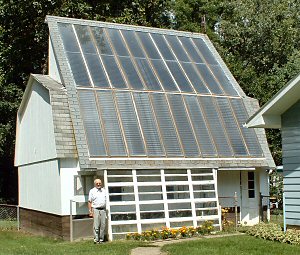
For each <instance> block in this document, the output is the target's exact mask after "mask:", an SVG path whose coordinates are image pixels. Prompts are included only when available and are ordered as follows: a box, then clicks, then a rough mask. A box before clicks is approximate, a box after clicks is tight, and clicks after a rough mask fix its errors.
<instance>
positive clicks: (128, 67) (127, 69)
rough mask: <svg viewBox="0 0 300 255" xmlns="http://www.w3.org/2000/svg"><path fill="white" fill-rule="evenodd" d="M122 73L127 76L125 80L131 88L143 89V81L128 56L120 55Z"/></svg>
mask: <svg viewBox="0 0 300 255" xmlns="http://www.w3.org/2000/svg"><path fill="white" fill-rule="evenodd" d="M119 60H120V63H121V65H122V68H123V70H124V74H125V75H126V77H127V81H128V83H129V84H130V86H131V87H132V88H133V89H139V90H143V89H144V87H143V83H142V81H141V79H140V77H139V75H138V73H137V72H136V70H135V67H134V65H133V63H132V61H131V59H130V58H127V57H120V58H119Z"/></svg>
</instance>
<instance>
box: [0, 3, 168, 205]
mask: <svg viewBox="0 0 300 255" xmlns="http://www.w3.org/2000/svg"><path fill="white" fill-rule="evenodd" d="M169 2H170V0H147V1H142V0H131V1H129V0H103V1H97V0H76V1H75V0H39V1H33V0H13V1H12V0H0V116H1V117H0V198H3V199H4V200H6V201H10V200H11V198H13V201H11V202H17V201H16V199H17V186H18V185H17V178H16V176H17V173H16V169H15V168H14V166H13V159H14V141H15V125H16V123H15V121H16V114H17V109H18V107H19V104H20V102H21V98H22V94H23V91H24V89H25V86H26V83H27V79H28V77H29V74H30V73H44V74H45V73H47V57H48V56H47V55H48V28H47V24H45V17H46V15H56V16H64V17H72V18H83V19H90V20H101V21H110V22H122V23H128V24H138V25H146V26H154V27H162V26H165V27H167V26H169V25H170V20H169V13H170V11H169V9H168V8H169Z"/></svg>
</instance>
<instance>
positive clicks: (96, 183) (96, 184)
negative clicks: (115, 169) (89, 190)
mask: <svg viewBox="0 0 300 255" xmlns="http://www.w3.org/2000/svg"><path fill="white" fill-rule="evenodd" d="M94 185H95V187H96V188H97V189H100V188H101V187H102V181H101V180H100V179H95V180H94Z"/></svg>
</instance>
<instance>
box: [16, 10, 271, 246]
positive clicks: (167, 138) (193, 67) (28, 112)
mask: <svg viewBox="0 0 300 255" xmlns="http://www.w3.org/2000/svg"><path fill="white" fill-rule="evenodd" d="M47 23H48V26H49V30H50V40H49V75H36V74H35V75H31V77H30V79H29V82H28V85H27V88H26V91H25V94H24V97H23V100H22V103H21V106H20V109H19V112H18V120H17V143H16V158H15V165H16V166H18V168H19V205H20V218H21V227H22V228H24V229H27V230H29V231H32V232H35V233H41V234H47V235H54V236H60V237H63V238H65V239H68V238H69V237H70V231H75V232H76V233H75V234H74V235H75V236H76V237H80V236H84V235H86V233H85V234H84V230H83V228H84V227H86V226H88V229H89V231H90V232H89V234H91V227H90V225H89V224H90V222H91V220H90V219H86V216H87V214H88V210H87V204H86V202H87V194H88V191H89V189H90V188H91V187H92V186H93V178H94V177H95V176H100V178H102V180H103V182H104V185H105V187H106V189H107V190H108V193H109V200H108V204H107V211H108V238H109V239H110V240H111V239H117V238H123V237H124V235H125V234H126V233H128V232H141V231H144V230H148V229H153V228H160V227H161V226H168V227H180V226H183V225H186V226H197V225H200V224H202V223H203V222H204V221H206V220H211V221H213V222H214V225H215V226H216V227H217V228H218V227H219V226H220V218H221V213H220V207H219V204H221V205H222V206H223V207H233V206H234V203H233V196H234V193H235V192H236V193H237V196H238V207H239V210H240V212H241V213H240V221H241V222H242V223H243V224H255V223H257V222H258V221H259V204H260V202H259V194H260V193H262V194H264V195H267V194H268V191H269V190H268V173H267V171H266V170H268V169H270V168H273V167H274V162H273V159H272V157H271V154H270V152H269V149H268V145H267V142H266V138H265V133H264V130H262V129H259V130H254V129H247V128H244V127H243V123H245V121H246V120H247V119H248V118H249V115H251V114H253V113H254V112H255V111H256V110H257V109H258V103H257V101H256V100H254V99H251V98H249V97H247V96H246V95H245V94H244V92H243V91H242V89H241V88H240V87H239V85H238V84H237V82H236V81H235V79H234V78H233V76H232V75H231V73H230V72H229V70H228V68H227V67H226V65H225V64H224V62H223V61H222V59H221V58H220V56H219V55H218V53H217V52H216V50H215V48H214V47H213V45H212V43H211V42H210V41H209V39H208V37H207V36H206V35H203V34H197V33H188V32H179V31H173V30H165V29H156V28H147V27H138V26H129V25H120V24H111V23H103V22H96V21H87V20H77V19H69V18H61V17H53V16H48V17H47ZM70 200H73V201H74V202H71V204H70ZM70 214H72V215H75V216H76V217H75V218H76V221H74V224H72V225H71V226H70ZM82 223H83V224H82ZM87 223H89V224H87Z"/></svg>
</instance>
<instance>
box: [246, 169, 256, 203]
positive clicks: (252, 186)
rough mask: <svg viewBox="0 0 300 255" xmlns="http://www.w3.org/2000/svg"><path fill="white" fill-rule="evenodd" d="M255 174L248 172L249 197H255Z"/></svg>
mask: <svg viewBox="0 0 300 255" xmlns="http://www.w3.org/2000/svg"><path fill="white" fill-rule="evenodd" d="M254 182H255V175H254V172H248V197H249V198H255V183H254Z"/></svg>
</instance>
